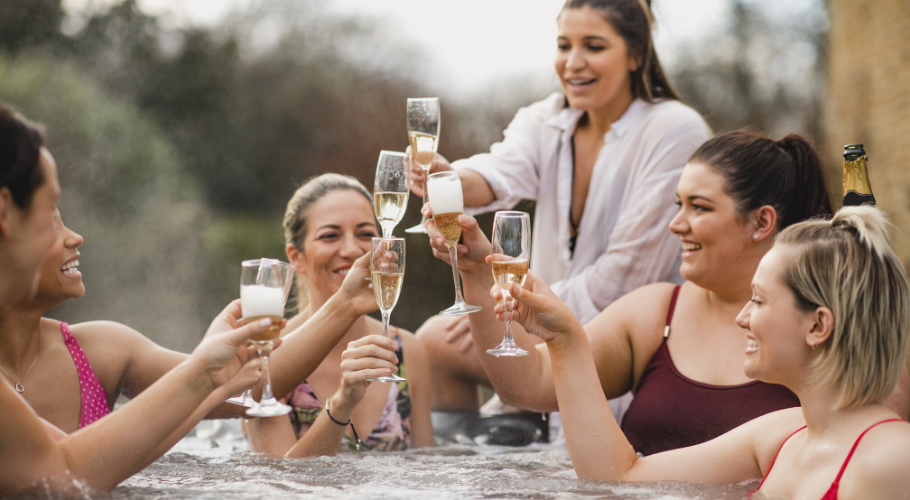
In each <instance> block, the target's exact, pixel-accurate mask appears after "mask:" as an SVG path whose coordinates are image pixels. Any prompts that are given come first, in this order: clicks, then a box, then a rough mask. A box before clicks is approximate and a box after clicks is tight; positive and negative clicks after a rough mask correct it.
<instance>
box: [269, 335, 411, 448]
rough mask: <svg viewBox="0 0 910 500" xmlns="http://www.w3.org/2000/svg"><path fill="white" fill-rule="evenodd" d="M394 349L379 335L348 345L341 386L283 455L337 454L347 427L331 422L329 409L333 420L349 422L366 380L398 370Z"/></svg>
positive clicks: (342, 360)
mask: <svg viewBox="0 0 910 500" xmlns="http://www.w3.org/2000/svg"><path fill="white" fill-rule="evenodd" d="M395 348H396V346H395V343H394V342H392V340H391V339H387V338H385V337H381V336H379V335H370V336H367V337H364V338H362V339H358V340H355V341H353V342H351V343H350V344H348V348H347V349H345V351H344V352H343V353H342V354H341V385H340V386H339V387H338V390H337V391H336V392H335V394H334V395H332V397H330V398H329V399H328V400H326V409H325V411H323V412H321V413H320V414H319V416H318V417H317V418H316V421H315V422H313V425H312V426H310V428H309V429H308V430H307V431H306V432H305V433H304V434H303V437H301V438H300V439H299V440H298V441H297V443H296V444H294V446H292V447H291V449H290V450H289V451H288V452H287V455H285V456H286V457H288V458H308V457H318V456H323V455H334V454H336V453H337V452H338V444H339V443H340V442H341V438H342V436H343V435H344V433H345V431H346V430H347V429H348V428H349V427H350V426H349V425H339V424H338V423H336V422H333V421H332V419H331V418H329V412H331V413H332V418H334V419H335V420H336V421H338V422H348V421H349V419H350V418H351V414H352V413H353V412H354V408H355V407H356V406H357V404H359V403H360V401H362V400H363V397H364V396H365V395H366V391H367V386H369V385H370V383H371V382H367V379H373V378H377V377H382V376H385V375H390V374H392V372H394V371H397V370H398V367H397V366H396V365H397V363H398V359H397V358H396V357H395ZM368 432H369V431H368ZM364 437H366V436H364Z"/></svg>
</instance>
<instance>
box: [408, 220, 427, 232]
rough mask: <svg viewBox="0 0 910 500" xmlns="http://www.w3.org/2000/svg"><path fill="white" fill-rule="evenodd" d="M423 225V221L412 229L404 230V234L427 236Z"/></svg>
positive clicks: (424, 222)
mask: <svg viewBox="0 0 910 500" xmlns="http://www.w3.org/2000/svg"><path fill="white" fill-rule="evenodd" d="M424 224H426V221H423V222H421V223H419V224H417V225H416V226H414V227H409V228H407V229H405V230H404V232H406V233H411V234H427V228H425V227H423V226H424Z"/></svg>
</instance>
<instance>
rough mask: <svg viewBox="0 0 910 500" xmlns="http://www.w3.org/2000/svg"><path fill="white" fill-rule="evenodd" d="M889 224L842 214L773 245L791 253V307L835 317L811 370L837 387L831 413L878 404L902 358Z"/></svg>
mask: <svg viewBox="0 0 910 500" xmlns="http://www.w3.org/2000/svg"><path fill="white" fill-rule="evenodd" d="M889 225H890V224H889V223H888V221H887V220H886V219H885V216H884V215H883V214H882V213H881V212H880V211H879V210H878V209H875V208H872V207H846V208H843V209H841V210H839V211H838V212H837V213H836V214H835V215H834V218H833V219H831V221H830V222H829V221H823V220H809V221H805V222H801V223H798V224H794V225H792V226H790V227H788V228H787V229H784V230H783V231H782V232H781V233H780V235H779V236H778V237H777V240H776V242H775V244H776V245H779V244H784V245H791V246H792V247H793V248H794V249H795V252H794V254H791V259H790V261H789V262H788V263H787V264H786V266H785V270H784V271H783V276H782V279H783V281H784V283H785V284H786V285H787V286H789V287H790V289H791V290H793V293H794V295H796V301H797V307H799V308H800V309H803V310H808V311H811V310H814V309H816V308H818V307H820V306H824V307H827V308H829V309H831V312H832V313H833V314H834V329H833V331H832V333H831V336H830V337H829V338H828V339H827V341H825V342H824V343H823V344H822V345H821V346H820V347H821V349H822V352H821V355H820V356H819V358H818V362H817V364H816V368H817V374H818V376H819V382H821V383H823V384H826V385H827V384H833V385H835V386H837V387H840V396H839V398H838V402H837V405H838V408H857V407H860V406H864V405H867V404H874V403H880V402H882V401H884V400H885V398H887V397H888V396H889V395H890V394H891V392H892V391H893V390H894V386H895V384H896V383H897V379H898V377H899V375H900V372H901V368H902V367H903V364H904V360H905V357H906V354H907V347H908V340H910V336H908V334H907V329H908V326H910V284H908V281H907V275H906V274H905V273H904V268H903V266H902V265H901V263H900V261H899V260H898V259H897V256H895V255H894V252H893V251H892V250H891V245H890V239H889V237H888V227H889Z"/></svg>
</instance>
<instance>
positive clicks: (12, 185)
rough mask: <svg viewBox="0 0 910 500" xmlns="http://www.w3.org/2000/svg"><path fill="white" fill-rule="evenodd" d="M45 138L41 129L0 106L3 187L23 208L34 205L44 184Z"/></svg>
mask: <svg viewBox="0 0 910 500" xmlns="http://www.w3.org/2000/svg"><path fill="white" fill-rule="evenodd" d="M43 145H44V136H43V134H42V133H41V130H40V128H39V127H38V126H37V125H35V124H33V123H31V122H29V121H28V120H27V119H25V117H23V116H22V115H20V114H19V113H16V112H15V111H13V110H12V109H10V108H9V107H7V106H5V105H4V104H2V103H0V188H4V187H5V188H7V189H9V191H10V195H11V196H12V198H13V203H15V204H16V206H18V207H19V208H21V209H24V210H25V209H28V208H29V207H30V206H31V204H32V196H33V195H34V194H35V191H37V190H38V188H39V187H41V185H42V184H44V181H45V178H44V173H43V172H42V171H41V166H40V163H39V159H40V157H41V147H42V146H43Z"/></svg>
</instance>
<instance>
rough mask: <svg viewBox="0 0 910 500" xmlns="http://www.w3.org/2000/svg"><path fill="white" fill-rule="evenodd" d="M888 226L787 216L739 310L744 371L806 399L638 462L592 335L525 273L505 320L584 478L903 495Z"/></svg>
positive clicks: (906, 443)
mask: <svg viewBox="0 0 910 500" xmlns="http://www.w3.org/2000/svg"><path fill="white" fill-rule="evenodd" d="M888 226H889V224H888V222H887V221H886V219H885V217H884V215H882V213H881V212H880V211H879V210H878V209H876V208H872V207H847V208H844V209H842V210H841V211H839V212H838V213H837V214H835V215H834V218H833V219H832V220H831V221H830V222H829V221H825V220H813V221H806V222H802V223H798V224H795V225H793V226H791V227H789V228H787V229H785V230H784V231H782V232H781V234H780V235H778V237H777V240H776V242H775V244H774V247H773V248H772V250H771V251H769V252H768V253H767V255H765V257H764V258H763V259H762V260H761V263H760V264H759V266H758V269H757V270H756V272H755V276H754V278H753V279H752V290H753V293H752V299H751V300H750V302H749V303H748V304H747V305H746V306H745V307H744V308H743V309H742V311H741V312H740V313H739V315H738V316H737V324H738V325H739V326H741V327H742V328H743V329H744V330H745V331H746V332H747V338H748V344H747V348H746V361H745V364H744V365H743V371H744V373H745V375H746V376H748V377H749V378H753V379H756V380H761V381H762V382H765V383H777V384H780V385H782V386H785V387H787V388H788V389H790V390H792V391H793V393H794V394H796V395H797V396H798V397H799V400H800V402H801V403H802V406H801V407H800V408H790V409H786V410H780V411H777V412H772V413H769V414H767V415H763V416H761V417H758V418H756V419H754V420H752V421H750V422H747V423H745V424H743V425H741V426H739V427H737V428H736V429H733V430H732V431H730V432H727V433H725V434H723V435H721V436H719V437H717V438H715V439H713V440H711V441H708V442H706V443H701V444H698V445H695V446H690V447H688V448H680V449H676V450H671V451H667V452H663V453H656V454H654V455H649V456H646V457H641V458H639V457H637V456H636V454H635V452H634V450H633V449H632V447H631V446H630V444H629V442H628V440H627V439H626V438H625V435H624V434H623V432H622V430H621V429H620V428H619V426H618V425H617V423H616V421H615V420H614V419H613V417H612V415H611V413H610V411H609V405H608V403H607V400H606V398H605V397H604V395H603V394H602V393H601V392H600V391H599V385H598V383H597V380H596V378H597V375H596V368H595V363H594V360H593V358H592V356H591V351H592V350H591V348H590V347H589V343H588V337H587V335H586V333H585V330H584V329H583V328H582V327H581V325H580V324H579V323H578V321H577V320H576V319H575V318H574V316H572V314H571V311H569V309H568V307H567V306H566V305H565V304H564V303H562V302H561V301H560V300H559V299H558V298H557V297H555V296H554V295H553V294H552V292H551V291H550V290H549V289H547V287H546V285H545V284H543V283H540V282H538V281H537V279H536V276H534V275H533V274H529V276H528V282H530V283H526V284H525V286H526V287H528V288H520V287H518V286H517V285H513V286H512V289H511V292H512V296H513V297H514V298H515V299H516V300H517V302H518V303H519V304H520V305H519V306H518V307H517V308H516V313H515V314H513V317H514V316H517V317H518V318H519V321H520V322H521V324H522V326H524V327H525V328H526V329H528V330H529V331H531V332H533V333H536V334H537V335H539V336H540V337H542V338H543V339H544V340H545V342H546V345H547V348H548V350H549V352H550V353H551V355H552V365H553V375H554V378H553V379H554V382H555V386H556V387H555V390H556V391H557V393H558V394H559V408H560V411H561V413H562V422H563V429H564V431H565V436H566V444H567V446H568V448H569V456H570V457H571V458H572V464H573V465H574V466H575V471H576V473H577V474H578V476H579V478H581V479H597V480H607V481H616V480H621V481H648V482H654V481H682V482H690V483H698V484H730V483H742V482H745V481H750V480H757V479H759V478H762V477H763V476H764V479H763V480H762V482H761V483H760V484H759V488H758V490H759V491H760V492H761V493H763V494H764V495H767V496H769V497H774V498H778V497H786V498H800V499H816V498H820V499H822V500H837V499H840V500H847V499H869V498H875V499H892V498H893V499H896V498H907V492H908V491H910V474H908V473H907V471H908V470H910V425H908V424H907V422H906V421H904V420H903V419H901V418H898V416H897V414H896V413H894V412H893V411H891V410H890V409H889V408H888V407H886V406H885V405H884V404H882V403H883V402H884V401H885V399H886V398H888V397H889V396H890V395H891V394H892V392H893V391H894V388H895V386H896V384H897V382H898V379H899V377H900V374H901V371H902V369H903V368H904V360H905V357H906V355H907V349H908V345H910V281H908V279H907V276H906V274H905V273H904V270H903V266H902V264H901V262H900V261H899V260H898V258H897V256H896V255H895V254H894V252H893V251H892V250H891V247H890V245H889V242H888ZM528 285H530V286H528ZM529 290H534V292H531V291H529Z"/></svg>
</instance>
